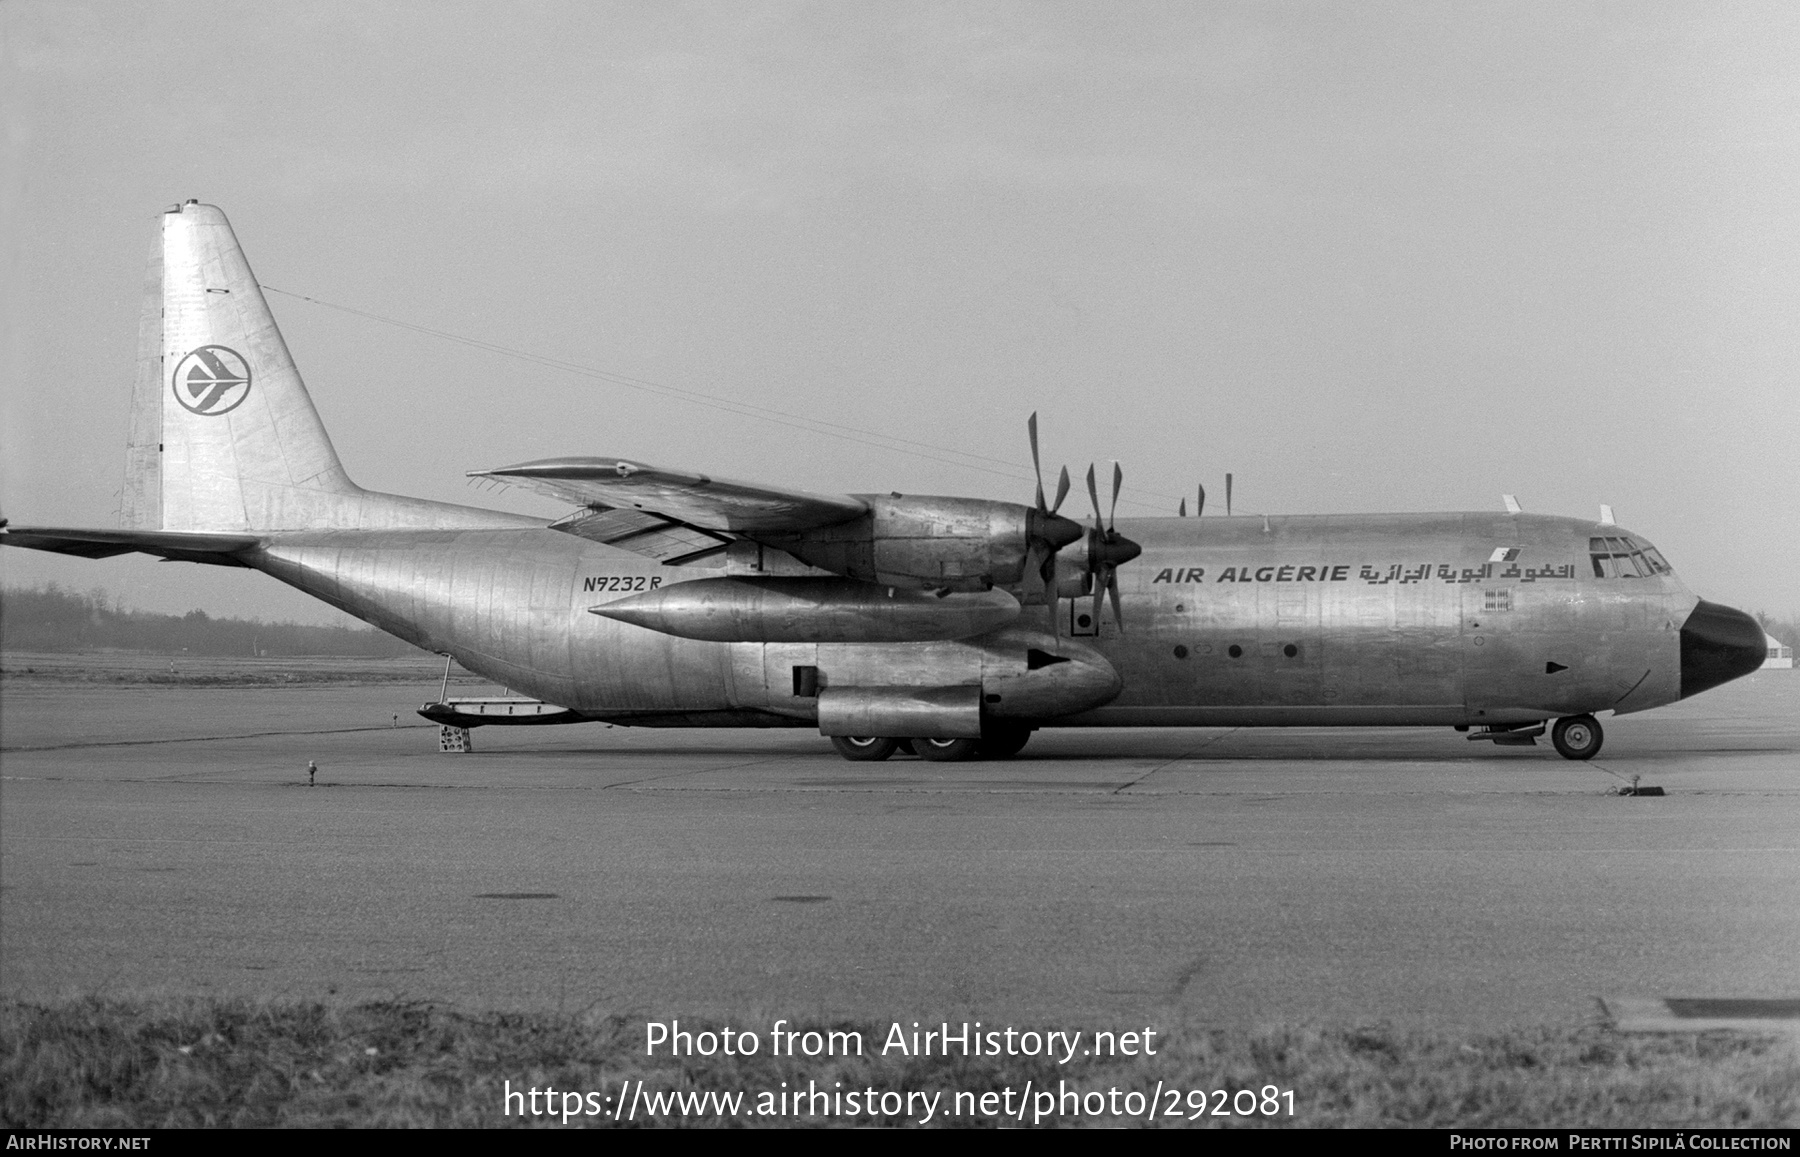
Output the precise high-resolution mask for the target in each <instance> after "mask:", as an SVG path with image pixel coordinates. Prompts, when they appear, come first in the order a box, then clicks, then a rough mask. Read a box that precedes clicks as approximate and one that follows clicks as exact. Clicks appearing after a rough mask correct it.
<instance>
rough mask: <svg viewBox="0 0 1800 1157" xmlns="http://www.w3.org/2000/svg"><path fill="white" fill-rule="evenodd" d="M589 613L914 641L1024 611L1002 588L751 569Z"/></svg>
mask: <svg viewBox="0 0 1800 1157" xmlns="http://www.w3.org/2000/svg"><path fill="white" fill-rule="evenodd" d="M588 611H589V613H590V614H595V615H600V616H602V617H604V618H608V619H616V620H617V621H619V622H622V623H630V624H632V625H633V626H638V627H645V628H647V629H649V630H652V631H661V632H662V633H663V634H665V635H678V636H680V637H681V638H684V639H701V640H705V641H707V642H713V643H917V642H932V641H939V640H948V639H966V638H969V637H971V636H973V635H982V634H986V633H987V632H989V631H992V630H995V629H997V628H999V627H1004V626H1006V625H1007V624H1008V623H1010V622H1012V621H1013V620H1014V619H1016V618H1018V617H1019V603H1018V600H1017V599H1015V598H1013V597H1012V596H1011V595H1009V594H1007V593H1006V592H1005V591H1000V590H991V591H980V592H966V593H956V594H948V595H944V596H943V597H939V596H938V595H936V594H934V593H932V592H930V591H923V590H916V589H912V590H909V589H906V588H899V587H884V586H879V585H877V584H875V583H866V582H859V581H857V580H855V579H845V578H819V577H793V576H780V577H778V576H748V577H728V578H708V579H696V580H694V581H693V582H682V583H672V584H670V585H668V586H665V587H661V588H659V589H657V590H653V591H645V592H643V593H642V594H634V595H628V596H626V597H625V598H622V599H618V600H616V601H614V602H610V603H603V604H601V605H599V606H594V607H589V608H588Z"/></svg>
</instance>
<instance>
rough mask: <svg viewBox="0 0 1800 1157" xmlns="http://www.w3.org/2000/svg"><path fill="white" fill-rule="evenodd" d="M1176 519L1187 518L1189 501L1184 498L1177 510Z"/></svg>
mask: <svg viewBox="0 0 1800 1157" xmlns="http://www.w3.org/2000/svg"><path fill="white" fill-rule="evenodd" d="M1175 517H1176V518H1186V517H1187V499H1185V498H1183V499H1182V500H1181V505H1180V506H1177V507H1176V508H1175Z"/></svg>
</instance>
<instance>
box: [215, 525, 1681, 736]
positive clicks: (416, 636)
mask: <svg viewBox="0 0 1800 1157" xmlns="http://www.w3.org/2000/svg"><path fill="white" fill-rule="evenodd" d="M1119 528H1120V530H1121V531H1122V532H1123V533H1124V534H1126V535H1128V536H1129V537H1130V538H1132V539H1133V540H1135V541H1136V542H1138V543H1140V544H1142V546H1143V554H1142V556H1141V557H1139V558H1138V559H1136V560H1135V561H1133V562H1131V563H1130V564H1128V565H1126V566H1124V567H1122V568H1121V569H1120V573H1119V579H1120V583H1121V593H1122V596H1123V606H1124V611H1125V615H1126V621H1127V625H1128V631H1127V632H1125V633H1121V632H1120V631H1119V630H1118V628H1117V626H1116V625H1115V624H1114V623H1113V622H1112V621H1111V620H1110V619H1103V620H1102V622H1101V623H1099V624H1097V625H1096V624H1094V623H1092V622H1091V620H1090V621H1087V622H1084V621H1083V619H1082V616H1084V615H1086V614H1087V613H1088V611H1089V610H1090V608H1091V604H1090V603H1089V602H1088V601H1087V600H1086V599H1078V600H1063V601H1061V602H1059V603H1058V604H1057V608H1056V611H1055V612H1054V614H1055V615H1056V617H1057V620H1058V622H1057V627H1056V632H1055V634H1054V635H1052V634H1051V633H1050V631H1049V620H1050V616H1051V614H1052V612H1051V611H1050V610H1049V608H1046V607H1043V606H1037V607H1026V608H1025V609H1024V612H1023V614H1022V616H1021V617H1020V618H1019V619H1018V620H1017V621H1016V622H1015V623H1013V624H1012V625H1010V626H1008V627H1006V628H1003V629H1002V630H1000V631H996V632H993V633H991V634H989V635H984V636H980V637H977V638H971V639H962V640H954V641H938V642H919V643H893V642H877V643H816V644H814V643H759V642H730V643H720V642H706V641H700V640H695V639H687V638H680V637H676V636H674V635H669V634H664V633H661V632H658V631H653V630H647V629H644V628H642V627H638V626H633V625H630V624H627V623H623V622H618V621H614V620H610V619H607V618H603V617H601V616H598V615H594V614H590V613H588V611H589V608H591V607H594V606H596V605H602V604H605V603H608V602H610V601H613V600H616V599H621V598H626V597H629V596H630V595H631V594H633V593H635V592H642V591H645V590H649V589H653V588H665V587H667V586H670V585H672V584H677V583H681V582H685V581H692V580H695V579H702V578H712V579H716V578H718V577H720V576H721V575H729V574H732V573H755V572H752V571H744V570H742V568H740V567H738V566H729V567H726V568H724V569H721V568H714V567H699V566H661V565H658V564H656V563H654V562H652V561H650V560H648V559H645V558H643V557H640V556H638V555H635V554H631V553H629V552H626V551H622V550H619V549H617V548H613V547H608V546H604V545H601V544H598V543H594V542H590V541H587V540H584V539H581V538H577V537H574V536H571V535H567V534H563V533H560V532H557V531H553V530H547V529H535V528H524V527H521V528H517V529H512V528H507V529H472V530H389V531H381V530H355V531H341V530H340V531H316V532H302V533H291V534H282V535H275V536H270V537H269V538H268V539H267V540H266V541H265V545H264V546H263V547H262V548H260V549H259V550H258V551H256V552H253V553H251V554H249V555H247V556H245V558H246V561H249V562H250V563H251V564H252V565H254V566H256V567H257V568H258V569H261V570H264V571H266V572H268V573H269V574H271V575H274V576H275V577H277V578H279V579H281V580H282V581H284V582H287V583H289V584H291V585H293V586H295V587H298V588H300V589H301V590H304V591H306V592H308V593H310V594H313V595H316V596H318V597H319V598H322V599H324V600H326V601H327V602H330V603H333V604H334V605H336V606H339V607H341V608H343V609H344V610H346V611H348V612H350V613H351V614H353V615H356V616H357V617H359V618H361V619H364V620H366V621H368V622H370V623H372V624H374V625H376V626H378V627H380V628H382V629H383V630H387V631H390V632H392V633H394V634H396V635H399V636H400V637H402V638H405V639H407V640H409V641H411V642H413V643H415V644H416V645H418V646H420V647H423V648H426V649H428V650H432V651H438V652H443V653H446V654H450V655H454V656H455V657H456V658H457V660H458V661H459V662H461V663H462V664H463V665H464V666H465V667H467V668H469V669H470V670H473V671H477V672H479V673H481V674H483V675H485V676H487V677H489V678H492V679H494V680H495V681H497V682H499V683H502V684H504V685H506V686H508V687H510V688H512V689H514V690H516V691H519V692H522V693H524V694H527V695H531V696H533V697H535V698H538V699H542V700H545V701H547V702H551V703H557V704H561V705H563V706H567V707H569V708H572V709H574V710H575V711H578V712H580V713H581V714H582V715H584V716H587V717H589V718H593V719H605V720H611V721H617V722H625V723H637V724H645V725H674V726H696V725H701V726H704V725H717V726H815V725H816V721H817V718H818V706H817V698H816V690H814V688H813V687H811V686H803V685H802V683H801V680H798V679H796V678H795V675H794V669H795V668H797V667H798V668H815V669H816V671H817V679H818V686H822V687H830V686H834V685H838V686H845V687H853V686H864V685H870V684H881V685H916V686H920V687H941V686H945V685H966V686H980V687H982V688H983V691H984V692H985V693H986V699H987V704H988V705H987V707H986V708H985V709H984V710H985V712H986V713H987V714H991V715H995V716H999V717H1011V718H1015V719H1020V720H1029V721H1031V722H1033V723H1042V724H1046V725H1075V726H1142V725H1150V726H1156V725H1165V726H1167V725H1174V726H1196V725H1210V726H1247V725H1293V724H1315V725H1317V724H1325V725H1343V724H1349V725H1358V724H1363V725H1366V724H1440V725H1465V724H1470V725H1484V724H1495V723H1517V722H1527V721H1535V720H1542V719H1548V718H1551V717H1554V716H1567V715H1575V714H1583V713H1593V712H1598V711H1602V710H1612V711H1615V712H1620V713H1624V712H1630V711H1639V710H1643V709H1646V708H1649V707H1655V706H1658V705H1660V704H1664V703H1669V702H1672V701H1674V700H1676V699H1678V698H1680V697H1681V694H1682V688H1681V642H1680V637H1679V631H1680V628H1681V626H1682V624H1683V622H1684V621H1685V620H1686V619H1687V617H1688V615H1689V613H1690V612H1691V611H1692V610H1693V609H1694V607H1695V606H1696V604H1698V602H1699V600H1698V599H1697V598H1696V597H1695V596H1694V595H1693V594H1692V593H1690V592H1689V591H1688V590H1687V589H1686V588H1685V587H1684V586H1683V585H1682V584H1681V582H1680V581H1679V580H1678V579H1676V578H1675V577H1674V576H1673V575H1672V574H1668V573H1663V574H1660V575H1657V576H1655V577H1642V578H1631V579H1625V578H1602V577H1599V576H1598V575H1596V574H1595V571H1594V568H1591V567H1590V566H1589V558H1588V544H1589V541H1590V536H1591V535H1593V534H1594V533H1596V531H1597V528H1596V527H1595V525H1594V524H1593V523H1591V522H1586V521H1582V520H1577V519H1571V518H1560V517H1551V516H1544V515H1526V514H1520V515H1506V514H1480V513H1474V514H1420V515H1353V516H1315V517H1288V518H1280V517H1276V518H1269V519H1266V520H1265V519H1262V518H1254V517H1252V518H1241V517H1240V518H1205V519H1142V520H1125V521H1121V522H1120V523H1119ZM1608 529H1612V528H1608ZM1614 533H1619V532H1617V531H1616V529H1615V530H1614ZM1032 648H1038V649H1039V650H1040V651H1042V650H1044V649H1046V648H1054V649H1055V650H1056V651H1057V652H1059V653H1060V654H1062V655H1064V656H1066V657H1070V658H1072V659H1073V660H1074V662H1073V663H1072V664H1070V665H1069V670H1066V671H1065V670H1061V669H1059V668H1057V667H1051V668H1047V669H1045V670H1043V671H1032V670H1028V669H1027V667H1028V665H1027V661H1026V654H1027V652H1028V651H1029V650H1031V649H1032ZM1095 657H1098V659H1099V660H1100V661H1099V662H1097V663H1096V662H1094V661H1093V660H1094V659H1095ZM1101 667H1110V669H1111V670H1112V671H1116V673H1117V679H1116V693H1112V694H1110V697H1106V701H1105V702H1103V703H1101V704H1100V705H1098V706H1093V707H1090V708H1087V709H1085V710H1082V711H1079V712H1078V713H1075V714H1062V715H1060V716H1058V715H1055V714H1044V715H1042V716H1037V715H1034V714H1033V711H1032V704H1033V702H1034V700H1033V699H1032V698H1031V689H1032V684H1031V683H1030V680H1032V679H1036V678H1037V677H1039V676H1043V677H1044V678H1045V679H1048V678H1051V677H1058V678H1064V679H1069V678H1074V679H1079V678H1081V677H1083V675H1084V673H1085V674H1087V675H1088V676H1089V677H1090V682H1093V680H1094V679H1097V678H1098V676H1097V675H1095V674H1094V672H1096V671H1098V669H1099V668H1101ZM1092 689H1093V690H1094V692H1095V697H1096V698H1099V697H1105V695H1104V691H1110V690H1113V688H1112V687H1110V686H1109V687H1108V688H1106V689H1104V690H1103V689H1101V688H1100V685H1099V683H1098V682H1093V688H1092ZM803 691H812V692H813V694H803V693H801V692H803ZM1044 701H1045V700H1042V699H1041V698H1040V699H1039V700H1037V702H1044Z"/></svg>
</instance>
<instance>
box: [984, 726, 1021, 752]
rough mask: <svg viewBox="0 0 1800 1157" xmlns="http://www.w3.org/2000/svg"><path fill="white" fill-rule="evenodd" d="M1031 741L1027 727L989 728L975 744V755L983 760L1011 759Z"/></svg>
mask: <svg viewBox="0 0 1800 1157" xmlns="http://www.w3.org/2000/svg"><path fill="white" fill-rule="evenodd" d="M1030 741H1031V728H1029V727H989V728H987V729H986V730H984V731H983V732H982V733H981V738H980V739H979V740H978V741H977V742H976V744H975V753H976V754H977V755H979V756H980V757H981V758H983V759H1011V758H1012V757H1013V756H1015V755H1017V754H1019V752H1021V751H1023V750H1024V749H1025V745H1026V744H1027V743H1029V742H1030Z"/></svg>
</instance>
